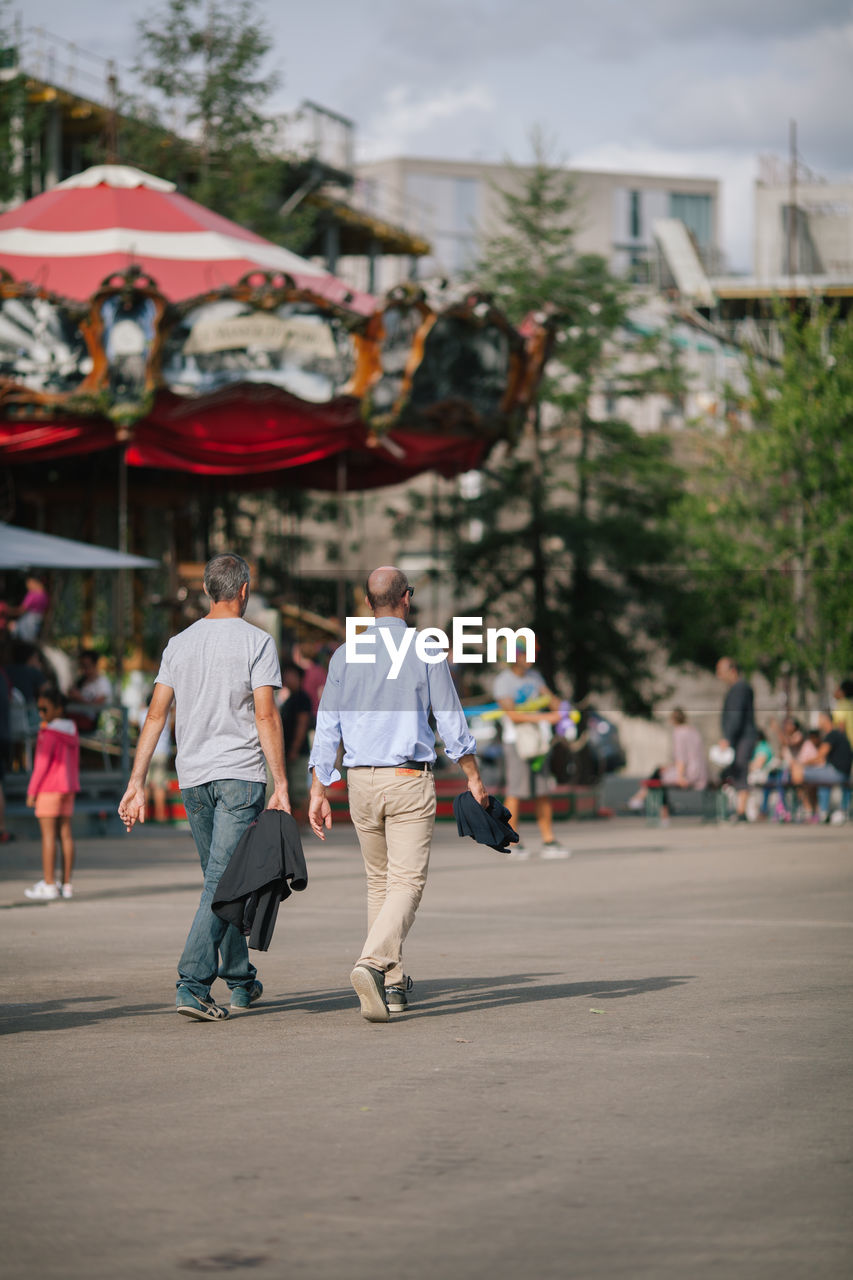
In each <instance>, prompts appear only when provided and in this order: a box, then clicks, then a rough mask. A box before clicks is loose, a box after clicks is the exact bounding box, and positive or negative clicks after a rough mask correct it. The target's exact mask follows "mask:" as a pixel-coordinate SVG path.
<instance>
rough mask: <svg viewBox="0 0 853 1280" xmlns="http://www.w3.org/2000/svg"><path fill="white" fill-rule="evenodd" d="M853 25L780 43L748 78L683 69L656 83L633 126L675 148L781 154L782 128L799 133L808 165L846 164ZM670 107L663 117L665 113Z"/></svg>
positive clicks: (852, 115)
mask: <svg viewBox="0 0 853 1280" xmlns="http://www.w3.org/2000/svg"><path fill="white" fill-rule="evenodd" d="M851 64H853V23H848V25H847V26H845V27H843V28H841V29H839V30H835V31H828V30H826V31H820V32H815V33H813V34H812V35H811V36H809V37H808V38H798V39H796V40H785V41H780V42H779V44H778V46H777V48H776V51H775V56H774V58H773V60H772V63H771V64H770V65H767V66H765V67H764V68H762V69H756V70H754V71H753V72H752V73H749V72H746V73H745V72H742V71H739V72H732V71H730V72H728V73H727V74H726V73H724V74H722V75H721V74H719V72H718V71H717V72H708V71H707V70H706V71H705V72H704V74H698V75H697V74H696V71H695V69H692V70H688V69H686V68H685V69H683V70H681V71H680V72H678V73H676V74H675V75H673V76H672V77H670V78H669V79H668V80H667V81H666V82H665V83H663V84H659V85H658V86H657V88H656V91H655V93H654V95H653V97H652V98H651V99H650V101H649V103H648V105H647V107H646V109H645V110H644V111H643V112H642V113H640V116H639V123H640V125H641V127H643V128H644V131H646V132H648V131H649V130H650V129H654V133H655V136H656V138H657V140H658V141H659V142H661V143H663V144H669V145H674V146H691V147H696V146H703V145H708V146H712V145H713V146H724V147H726V146H730V147H733V148H738V149H740V150H768V149H770V150H773V149H777V150H781V149H784V147H785V145H786V140H787V134H788V121H789V120H790V119H795V120H796V121H797V123H798V126H799V132H800V138H801V149H802V150H803V152H804V154H805V157H806V160H807V161H810V162H811V163H812V164H823V165H829V166H830V167H831V168H835V167H845V166H848V165H849V164H850V157H851V149H850V121H851V119H853V75H851V70H850V68H851ZM667 106H668V108H669V109H668V110H667V109H666V107H667Z"/></svg>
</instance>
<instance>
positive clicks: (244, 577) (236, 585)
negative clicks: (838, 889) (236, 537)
mask: <svg viewBox="0 0 853 1280" xmlns="http://www.w3.org/2000/svg"><path fill="white" fill-rule="evenodd" d="M249 577H250V573H249V566H248V565H247V564H246V561H245V560H244V559H243V557H242V556H238V555H235V554H234V552H233V551H224V552H223V553H222V554H221V555H218V556H214V557H213V559H212V560H208V562H207V564H206V565H205V566H204V589H205V591H206V592H207V594H208V595H209V596H210V598H211V600H212V601H213V603H214V604H218V603H219V601H220V600H236V599H237V596H238V595H239V594H240V588H241V587H242V586H243V584H244V583H246V584H247V585H248V582H249Z"/></svg>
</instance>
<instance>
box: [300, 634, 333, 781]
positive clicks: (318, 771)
mask: <svg viewBox="0 0 853 1280" xmlns="http://www.w3.org/2000/svg"><path fill="white" fill-rule="evenodd" d="M335 665H336V664H335V660H334V655H333V657H332V662H331V664H330V666H329V672H328V675H327V677H326V684H325V687H324V688H323V696H322V697H321V699H320V705H319V707H318V708H317V727H316V728H315V730H314V745H313V746H312V748H311V755H310V757H309V760H308V768H309V769H313V770H314V776H315V777H316V778H317V781H318V782H322V784H323V786H324V787H328V786H330V784H331V783H333V782H337V781H338V779H339V778H340V776H341V774H340V770H338V769H336V768H335V760H336V759H337V755H338V747H339V746H340V743H341V714H340V698H341V682H340V676H339V674H338V673H337V672H336V671H335V669H334V668H335Z"/></svg>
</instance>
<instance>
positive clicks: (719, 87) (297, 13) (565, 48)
mask: <svg viewBox="0 0 853 1280" xmlns="http://www.w3.org/2000/svg"><path fill="white" fill-rule="evenodd" d="M162 7H163V6H162V4H160V3H158V0H148V2H147V3H140V2H139V0H73V3H68V0H26V2H25V3H23V2H21V0H12V2H11V11H12V12H13V13H14V12H16V11H20V12H21V13H22V17H23V23H24V26H25V28H33V27H43V28H44V29H45V30H46V31H48V32H49V33H51V34H53V35H55V36H58V37H62V38H64V39H66V40H71V41H76V42H77V44H78V45H79V46H80V48H81V49H82V50H86V51H89V52H91V53H92V54H94V55H98V56H99V57H101V58H114V59H115V60H116V61H117V63H118V64H119V74H120V78H122V77H125V72H124V70H123V69H124V68H129V67H130V66H131V65H132V63H133V61H134V33H135V24H136V21H137V20H138V19H139V18H140V17H142V16H145V17H146V18H147V19H149V20H150V19H151V16H152V14H154V13H156V12H157V10H158V8H162ZM254 7H255V9H256V11H257V12H259V13H260V14H261V16H262V18H263V20H264V22H265V24H266V26H267V28H268V30H269V32H270V34H271V35H272V36H273V39H274V50H273V52H272V54H271V56H270V67H271V68H274V69H276V70H277V71H278V72H279V73H280V76H281V88H280V89H279V90H278V91H277V93H276V95H275V99H274V100H273V101H272V103H271V104H270V105H271V109H273V110H275V111H280V112H290V111H293V110H295V108H296V107H297V106H298V105H299V103H300V102H301V101H302V100H303V99H305V98H309V99H311V100H313V101H314V102H318V103H321V104H322V105H323V106H325V107H328V108H330V109H332V110H334V111H337V112H340V113H341V114H343V115H345V116H348V117H350V118H351V119H353V120H354V122H355V124H356V129H357V132H356V140H357V155H358V156H359V157H360V158H363V159H381V158H387V157H390V156H395V155H411V156H432V157H440V158H449V159H456V160H462V159H471V160H483V161H503V160H506V159H510V160H512V161H514V162H516V163H525V162H527V161H529V160H530V158H531V145H530V138H531V133H532V131H533V130H534V129H540V130H541V131H542V133H543V134H544V136H545V138H546V139H547V140H548V144H549V148H550V151H549V154H550V155H551V157H552V159H553V160H554V162H559V163H566V164H568V165H570V166H571V167H574V168H579V169H616V170H624V171H627V172H637V173H662V174H672V175H679V176H685V175H691V176H698V177H710V178H718V179H719V180H720V182H721V184H722V243H723V248H724V250H725V252H726V255H727V258H728V264H729V267H730V268H731V269H732V270H737V271H744V270H748V269H749V268H750V266H751V262H752V189H753V182H754V179H755V177H756V175H757V172H758V157H759V156H760V155H762V154H773V155H776V156H778V157H780V158H781V159H784V160H787V154H788V140H789V123H790V121H791V120H792V119H793V120H796V122H797V136H798V151H799V155H800V157H801V159H802V161H803V162H804V163H805V164H806V165H807V166H808V167H809V168H810V169H811V170H812V171H814V172H816V173H819V174H821V175H822V176H824V177H827V178H829V179H839V178H853V4H852V3H851V0H311V2H306V0H255V5H254ZM28 38H31V36H28ZM63 56H67V54H65V55H63ZM77 61H78V65H79V66H80V67H81V68H85V70H86V71H87V72H88V73H89V74H91V75H94V76H95V77H97V76H99V75H100V74H101V69H100V67H99V64H98V63H97V62H95V61H93V60H87V59H86V57H85V55H84V54H83V53H81V54H80V55H78V60H77ZM125 79H126V78H125ZM81 84H82V81H81Z"/></svg>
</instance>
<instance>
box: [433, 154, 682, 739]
mask: <svg viewBox="0 0 853 1280" xmlns="http://www.w3.org/2000/svg"><path fill="white" fill-rule="evenodd" d="M501 198H502V205H503V208H502V230H501V231H500V233H498V234H497V235H495V236H492V237H491V238H489V239H487V240H486V242H485V244H484V245H483V250H482V258H481V261H480V262H479V263H478V264H477V266H476V268H475V270H474V273H473V275H474V278H475V279H476V280H477V282H478V284H479V285H480V286H481V287H482V288H484V289H486V290H487V291H489V292H490V293H492V294H493V296H494V298H495V301H496V303H497V305H498V306H500V307H501V308H503V310H505V311H506V313H507V314H508V315H509V317H510V318H511V319H512V320H513V321H514V322H515V323H516V324H518V323H520V322H521V321H522V320H523V319H524V318H525V316H526V315H528V314H529V313H531V312H533V313H540V314H541V313H543V312H544V313H549V314H551V315H553V316H554V317H555V319H556V322H557V330H556V336H555V343H554V347H553V351H552V353H551V357H550V359H549V362H548V366H547V370H546V373H547V376H546V378H545V379H544V380H543V383H542V386H541V389H540V394H539V403H538V404H537V406H536V407H535V412H534V413H531V416H530V420H529V422H528V425H527V429H526V431H525V433H524V436H523V438H522V440H521V443H520V445H519V447H518V448H517V449H516V450H515V451H513V452H507V453H506V454H505V455H504V456H503V458H502V459H500V460H498V461H494V462H492V464H491V465H490V466H489V468H488V469H487V470H486V471H484V472H483V476H482V489H481V493H480V495H479V497H476V498H472V499H466V500H457V501H458V506H457V511H456V518H457V520H458V521H459V522H460V527H461V529H462V535H461V536H460V537H459V538H458V540H457V542H456V545H455V551H454V557H453V558H454V568H455V574H456V578H457V583H458V586H459V589H460V591H463V590H464V592H465V599H466V602H468V601H470V602H471V611H472V612H476V611H477V610H478V609H480V610H482V611H483V612H491V614H493V615H494V614H495V613H496V612H497V611H499V614H500V618H501V620H502V621H505V622H509V621H510V620H512V621H514V623H515V624H516V625H521V624H527V625H530V626H532V627H533V629H534V630H535V632H536V636H537V642H538V658H537V665H539V666H540V668H541V669H542V671H543V673H544V674H545V676H546V678H547V679H548V680H549V682H553V683H557V684H563V683H564V681H565V680H566V679H567V680H568V682H569V683H570V685H571V688H572V691H573V695H574V697H575V698H576V699H580V698H583V697H585V696H586V695H587V694H588V693H590V692H593V691H595V692H598V693H601V692H603V691H605V690H607V691H611V692H612V693H613V694H614V695H615V696H616V698H617V699H618V701H619V702H620V703H621V705H622V706H623V707H624V708H625V709H626V710H627V711H629V712H631V713H634V714H643V713H648V712H649V711H650V709H651V707H652V705H653V703H654V700H655V697H656V695H657V692H658V691H657V690H656V689H655V687H654V678H653V657H654V650H655V647H656V646H658V645H660V644H661V643H662V644H663V645H664V646H666V645H667V644H668V642H669V639H670V632H671V631H673V630H677V628H678V626H679V608H678V605H679V602H680V600H681V597H682V587H681V582H680V580H679V579H678V578H677V577H674V578H673V577H670V578H668V577H667V576H666V575H665V574H664V573H662V571H661V567H662V566H665V565H667V564H671V563H673V561H674V558H675V552H676V539H675V525H674V523H673V520H672V513H673V512H674V510H675V509H676V507H677V504H678V503H679V501H680V498H681V492H682V475H681V472H680V470H679V468H678V467H677V466H676V464H675V462H674V461H673V458H672V456H671V451H670V445H669V442H668V440H667V439H666V438H665V437H662V436H660V435H645V436H644V435H639V434H638V433H637V432H636V431H634V430H633V429H632V427H631V426H629V425H628V424H627V423H626V422H624V421H621V420H619V419H618V418H615V417H610V416H607V417H599V416H593V413H592V412H591V408H590V405H591V397H592V395H593V392H595V391H596V390H599V389H601V388H602V387H603V386H604V385H605V384H606V385H607V386H608V388H609V391H610V394H611V395H613V396H624V395H630V396H640V395H644V394H647V393H648V392H649V391H650V390H652V389H655V390H659V391H675V390H678V389H679V388H680V385H681V384H680V377H679V375H678V370H677V367H676V365H675V363H674V362H673V359H672V353H671V350H669V349H665V344H661V342H660V341H658V340H654V339H648V338H640V337H632V336H630V334H629V333H628V332H627V330H626V329H625V322H626V312H627V305H628V295H627V292H626V289H625V286H624V285H623V284H622V282H621V281H619V280H617V279H615V278H614V277H613V276H612V275H611V274H610V272H609V270H608V268H607V264H606V263H605V262H604V260H603V259H601V258H599V257H594V256H589V255H586V256H584V255H581V256H578V255H576V254H575V253H574V251H573V243H572V229H573V226H574V225H575V224H576V221H577V216H578V211H577V209H576V201H575V196H574V192H573V186H572V181H571V178H570V177H569V175H567V174H566V173H565V172H564V171H562V170H559V169H555V168H552V167H551V166H550V165H549V164H548V163H547V161H546V158H545V156H544V154H543V151H542V148H541V145H537V148H536V157H535V163H534V165H533V166H532V168H531V169H530V170H528V171H518V174H517V179H516V181H515V183H514V184H513V189H512V191H510V192H504V193H502V197H501ZM626 349H627V350H628V352H629V356H630V358H629V359H628V360H626V359H625V355H626ZM472 522H476V524H474V526H473V527H474V530H475V533H474V536H470V532H469V533H467V534H466V530H467V531H470V530H471V528H472ZM475 601H476V603H475ZM498 602H499V603H498Z"/></svg>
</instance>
